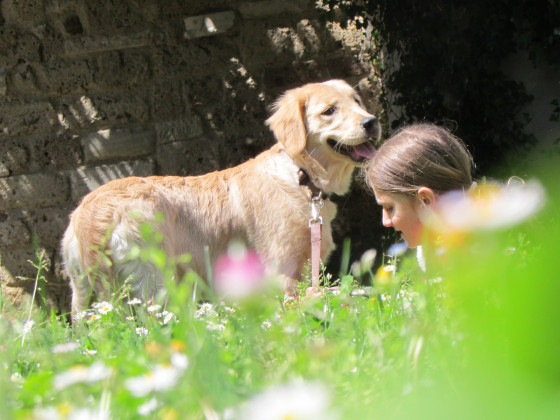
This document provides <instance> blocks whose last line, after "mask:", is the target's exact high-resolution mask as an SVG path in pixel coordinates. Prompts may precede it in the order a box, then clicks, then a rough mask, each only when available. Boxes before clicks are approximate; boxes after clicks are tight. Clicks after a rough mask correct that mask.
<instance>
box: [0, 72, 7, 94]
mask: <svg viewBox="0 0 560 420" xmlns="http://www.w3.org/2000/svg"><path fill="white" fill-rule="evenodd" d="M6 75H7V73H6V70H5V69H0V98H5V97H6Z"/></svg>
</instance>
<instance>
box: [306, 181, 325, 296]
mask: <svg viewBox="0 0 560 420" xmlns="http://www.w3.org/2000/svg"><path fill="white" fill-rule="evenodd" d="M321 195H322V193H321V192H319V194H317V195H316V196H315V197H313V198H312V199H311V219H309V228H310V229H311V286H312V287H313V288H314V289H318V288H319V273H320V271H321V233H322V228H323V218H322V217H320V216H319V213H320V212H321V207H323V205H324V204H325V203H324V201H323V199H322V198H321Z"/></svg>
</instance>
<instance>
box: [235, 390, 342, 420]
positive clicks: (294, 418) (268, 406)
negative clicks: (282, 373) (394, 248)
mask: <svg viewBox="0 0 560 420" xmlns="http://www.w3.org/2000/svg"><path fill="white" fill-rule="evenodd" d="M329 402H330V392H329V391H328V390H327V388H326V387H325V386H324V385H322V384H320V383H291V384H286V385H280V386H274V387H272V388H269V389H268V390H266V391H264V392H263V393H262V394H260V395H257V396H255V397H253V398H252V399H251V400H249V401H248V402H247V404H246V405H245V406H243V407H242V408H241V410H239V411H238V412H237V413H236V415H234V417H233V418H234V419H238V420H241V419H242V420H285V419H290V420H316V419H321V420H334V419H337V418H338V416H337V415H336V413H335V412H334V411H333V410H332V409H331V408H330V406H329Z"/></svg>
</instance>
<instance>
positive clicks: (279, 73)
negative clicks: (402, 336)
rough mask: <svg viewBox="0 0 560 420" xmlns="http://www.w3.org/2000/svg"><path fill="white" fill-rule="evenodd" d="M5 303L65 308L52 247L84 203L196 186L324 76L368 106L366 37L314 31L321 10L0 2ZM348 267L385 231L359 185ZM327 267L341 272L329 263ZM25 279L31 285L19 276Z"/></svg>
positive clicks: (271, 2)
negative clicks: (106, 186)
mask: <svg viewBox="0 0 560 420" xmlns="http://www.w3.org/2000/svg"><path fill="white" fill-rule="evenodd" d="M0 11H1V13H0V258H1V267H0V276H1V284H2V297H3V298H6V297H9V298H10V299H12V300H18V299H21V297H22V296H24V295H25V294H26V293H29V291H30V290H31V288H32V286H33V279H34V278H35V274H36V270H35V268H34V267H33V266H32V265H31V264H30V263H29V262H28V260H34V259H35V255H36V252H37V251H38V250H44V252H45V256H46V263H47V269H48V279H49V281H48V284H47V290H46V291H47V297H48V301H49V303H50V304H51V305H53V306H54V307H56V308H57V309H59V310H61V311H65V310H67V309H68V303H69V288H68V285H67V280H66V279H65V278H64V275H63V273H62V270H61V263H60V255H59V242H60V238H61V235H62V233H63V231H64V229H65V227H66V224H67V221H68V215H69V212H70V211H71V210H72V209H73V208H74V207H75V206H76V204H77V203H78V201H79V200H80V198H81V197H82V196H83V195H84V194H86V193H87V192H88V191H91V190H92V189H94V188H96V187H97V186H99V185H101V184H103V183H105V182H107V181H109V180H111V179H114V178H119V177H124V176H130V175H141V176H144V175H152V174H174V175H194V174H201V173H205V172H209V171H213V170H216V169H222V168H225V167H229V166H232V165H236V164H238V163H240V162H242V161H244V160H246V159H247V158H249V157H251V156H254V155H256V154H257V153H259V152H260V151H262V150H264V149H266V148H268V147H269V146H271V145H272V144H273V142H274V140H273V138H272V135H271V133H270V132H269V130H268V129H267V128H266V127H265V126H264V120H265V119H266V118H267V115H268V112H267V107H268V106H269V105H270V104H271V102H272V101H273V100H274V99H275V98H276V97H277V96H278V95H279V94H280V93H281V92H282V91H283V90H285V89H287V88H291V87H294V86H296V85H300V84H303V83H307V82H310V81H321V80H325V79H329V78H344V79H346V80H347V81H349V82H350V83H353V84H356V85H358V86H359V89H360V90H361V91H362V94H363V96H365V98H366V100H367V101H368V102H369V105H370V110H371V111H373V112H375V111H376V109H375V107H376V103H375V98H376V89H375V88H374V87H373V86H372V83H371V67H370V62H369V57H368V54H367V52H368V45H367V40H366V37H365V36H363V34H362V33H361V32H360V31H357V30H353V29H347V30H341V29H340V28H339V27H337V26H335V25H326V26H325V25H322V24H321V23H320V19H319V14H318V11H317V10H316V9H315V1H314V0H262V1H258V0H257V1H249V0H238V1H226V0H208V1H200V0H99V1H86V0H73V1H72V0H0ZM339 203H340V204H341V206H340V207H341V209H340V212H339V214H340V216H341V217H340V219H339V221H338V223H337V225H336V227H335V229H336V235H337V242H338V243H339V244H341V243H342V239H343V238H344V237H346V236H350V237H352V239H353V251H354V253H353V255H352V257H353V258H358V257H359V251H361V250H363V249H365V248H367V247H368V246H370V245H371V243H368V241H370V239H371V236H372V235H373V234H374V231H375V229H376V227H377V226H378V225H379V222H378V220H379V217H378V215H377V214H375V206H374V203H373V200H372V198H371V197H370V196H367V194H364V193H363V191H362V190H361V188H360V186H359V185H357V186H355V187H354V189H353V191H352V193H351V194H350V195H349V196H347V197H344V198H341V199H339ZM336 258H337V257H336V256H335V260H336ZM25 278H27V279H25Z"/></svg>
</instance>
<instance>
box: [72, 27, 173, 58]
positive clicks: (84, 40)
mask: <svg viewBox="0 0 560 420" xmlns="http://www.w3.org/2000/svg"><path fill="white" fill-rule="evenodd" d="M164 38H165V35H164V34H163V33H161V32H155V31H153V30H146V31H141V32H136V33H129V34H126V35H123V34H115V35H113V36H108V35H84V36H81V37H78V38H68V39H65V40H64V52H65V54H66V55H67V56H79V55H86V54H93V53H98V52H102V51H114V50H125V49H130V48H140V47H145V46H151V45H159V44H161V43H162V42H163V41H164Z"/></svg>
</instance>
